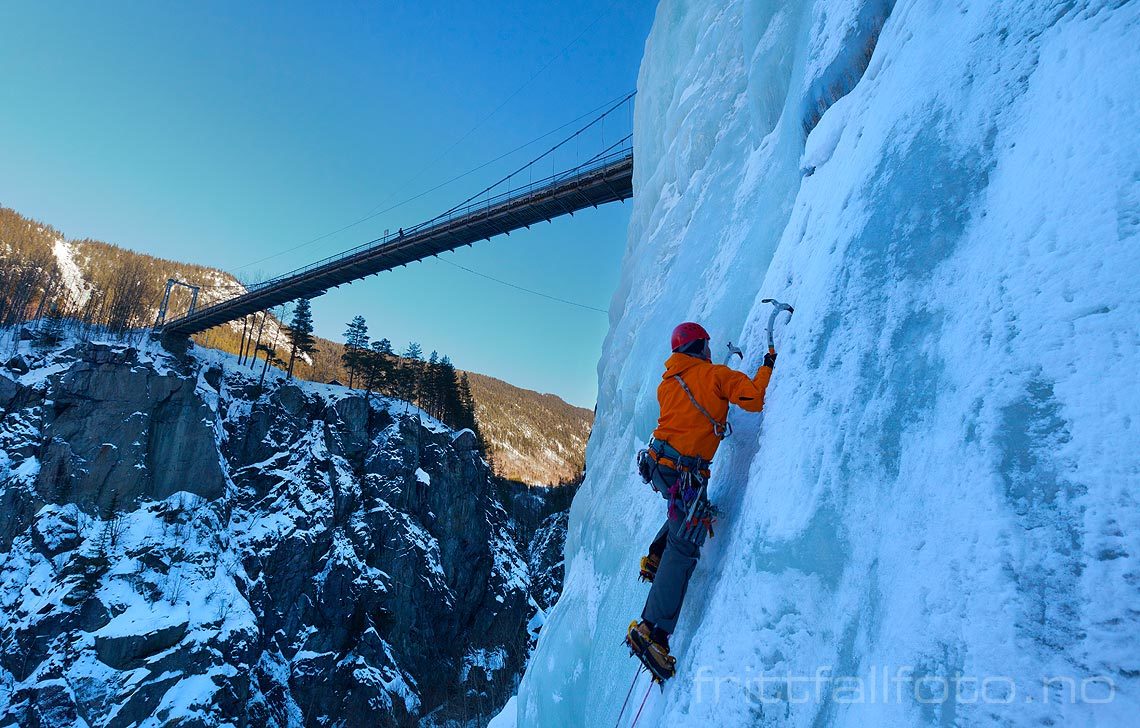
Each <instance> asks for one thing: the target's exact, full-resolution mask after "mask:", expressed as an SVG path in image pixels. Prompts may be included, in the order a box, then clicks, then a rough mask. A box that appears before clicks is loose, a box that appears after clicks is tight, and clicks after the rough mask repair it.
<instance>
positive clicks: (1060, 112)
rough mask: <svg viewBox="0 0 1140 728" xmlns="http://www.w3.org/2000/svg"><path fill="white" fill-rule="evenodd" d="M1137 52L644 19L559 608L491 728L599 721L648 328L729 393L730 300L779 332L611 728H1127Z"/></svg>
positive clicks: (755, 5) (745, 322) (1052, 20)
mask: <svg viewBox="0 0 1140 728" xmlns="http://www.w3.org/2000/svg"><path fill="white" fill-rule="evenodd" d="M1138 39H1140V3H1136V2H1117V3H1099V2H1077V3H1051V2H1037V3H990V2H983V1H982V0H959V1H958V2H953V3H935V2H899V3H897V4H896V3H894V2H891V1H890V0H865V1H862V0H817V1H816V2H799V3H770V2H759V1H758V0H731V1H729V2H713V1H712V0H703V1H700V0H695V1H693V2H679V1H677V0H663V2H661V3H660V6H659V8H658V11H657V18H656V22H655V25H654V28H653V31H652V33H651V36H650V38H649V41H648V43H647V45H646V53H645V58H644V60H643V64H642V68H641V74H640V77H639V82H638V89H639V93H638V97H637V109H636V112H635V138H634V146H635V154H636V159H637V166H636V172H635V175H636V176H635V198H634V207H633V212H632V221H631V225H630V230H629V242H628V247H627V251H626V255H625V260H624V262H623V271H622V279H621V284H620V287H619V290H618V291H617V293H616V294H615V297H614V301H613V304H612V307H611V328H610V332H609V334H608V337H607V339H606V343H605V346H604V350H603V353H602V359H601V364H600V365H599V377H600V394H599V405H598V416H597V422H596V424H595V427H594V431H593V435H592V437H591V440H590V446H589V451H588V462H589V469H588V471H587V478H586V482H585V484H584V486H583V488H582V490H581V492H580V493H579V495H578V497H577V499H576V500H575V503H574V507H573V510H572V513H571V521H570V528H569V537H568V542H567V546H566V565H567V578H566V584H565V590H564V593H563V596H562V598H561V600H560V601H559V602H558V604H557V605H556V606H555V608H554V609H553V610H552V611H551V612H550V614H549V615H548V616H547V620H546V625H545V627H544V629H543V631H542V636H541V638H540V640H539V644H538V648H537V650H536V653H535V655H534V659H533V661H532V663H531V665H530V667H529V669H528V672H527V674H526V676H525V677H524V679H523V682H522V684H521V685H520V688H519V693H518V697H517V702H516V704H514V705H509V706H508V707H507V711H506V712H507V713H508V714H507V715H504V716H502V717H501V720H502V722H503V724H505V725H513V724H514V723H515V721H516V719H517V722H518V724H519V725H525V726H536V725H541V726H571V725H572V726H579V725H599V726H607V727H608V726H612V725H614V721H615V720H616V718H617V711H618V708H619V706H620V704H621V701H622V698H623V696H624V695H625V693H626V690H627V689H628V687H629V681H630V678H631V677H632V675H633V672H634V665H635V663H634V662H633V661H632V660H631V659H630V658H629V657H628V654H627V652H626V651H625V650H624V649H623V648H622V647H621V646H620V644H619V641H620V638H621V635H622V632H623V630H624V629H625V627H626V625H627V624H628V622H629V620H630V619H632V618H635V617H637V616H638V615H639V614H640V610H641V607H642V604H643V601H644V598H645V593H646V587H645V586H644V585H642V584H639V583H638V581H637V560H638V557H639V556H640V555H641V554H642V553H643V549H644V548H645V547H646V545H647V544H648V542H649V540H650V539H651V538H652V536H653V534H654V532H655V531H656V529H657V527H658V526H659V525H660V520H661V517H662V504H661V501H660V499H659V498H658V497H657V496H656V495H654V494H652V493H651V492H650V491H649V490H648V489H647V488H646V487H645V486H644V485H642V484H641V482H640V480H639V479H638V477H637V475H636V473H635V469H634V466H633V455H634V453H635V452H636V450H637V448H638V447H639V446H640V444H641V443H642V442H643V441H644V440H645V438H646V437H647V436H648V434H649V432H650V430H651V429H652V426H653V423H654V421H655V417H656V415H657V403H656V400H655V396H654V394H655V387H656V384H657V382H658V380H659V377H660V373H661V362H662V361H663V360H664V359H665V357H666V355H667V354H668V351H667V346H666V343H667V337H668V332H669V331H670V330H671V329H672V327H673V326H674V325H675V324H676V323H678V322H680V321H682V320H686V319H692V320H697V321H701V322H702V323H704V324H705V326H706V327H707V328H709V329H710V331H711V332H712V334H713V337H714V339H715V345H716V346H717V347H718V349H717V354H718V360H719V356H720V353H721V351H722V349H720V347H722V346H723V344H724V342H725V341H727V340H732V341H734V342H742V345H743V346H744V348H745V350H746V352H747V354H746V359H745V361H744V362H743V363H742V364H739V365H737V366H739V367H740V368H742V369H747V370H748V371H750V372H751V371H753V370H754V369H755V367H756V366H757V365H758V364H759V363H760V359H761V357H762V354H763V349H764V344H763V341H764V327H765V324H766V323H767V319H768V313H769V311H770V307H769V306H767V305H765V304H762V303H761V302H760V299H761V298H763V297H776V298H778V299H781V300H788V301H790V302H791V303H792V304H793V305H795V307H796V312H795V315H794V317H793V318H792V320H791V321H790V322H789V323H788V324H786V325H785V324H784V323H780V324H779V325H778V328H777V332H776V333H777V343H778V346H779V349H780V359H779V362H778V365H777V368H776V373H775V376H774V378H773V381H772V386H771V389H770V390H769V399H768V406H767V411H766V412H765V413H764V415H763V416H753V415H749V414H747V413H741V412H735V413H734V414H733V415H732V420H733V423H734V425H735V428H736V429H735V434H734V436H733V437H732V438H731V439H730V440H729V441H727V442H726V443H725V445H724V446H723V447H722V448H721V451H720V453H719V454H718V456H717V460H716V463H715V464H714V468H713V481H712V485H711V494H712V497H713V499H714V500H715V501H716V502H717V503H718V504H719V505H720V506H721V508H722V509H723V510H724V513H725V515H724V517H723V522H722V523H721V528H720V529H719V531H718V533H717V536H716V538H714V539H712V540H711V541H710V542H709V544H708V545H707V546H706V548H705V551H704V554H703V556H702V560H701V562H700V564H699V565H698V567H697V570H696V573H695V576H694V578H693V582H692V585H691V588H690V591H689V596H688V600H687V603H686V605H685V611H684V613H683V615H682V618H681V621H680V625H679V629H678V632H677V633H676V634H675V635H674V638H673V641H672V645H673V649H674V652H675V654H676V655H677V656H678V669H679V671H680V674H679V676H678V677H677V678H676V679H675V680H674V681H672V682H671V683H670V684H669V686H668V687H667V688H666V690H665V691H664V692H663V693H657V692H656V691H655V692H654V693H653V694H651V695H650V697H649V699H648V702H647V704H646V708H645V714H644V715H642V717H641V720H640V724H644V725H668V726H682V725H699V726H703V727H707V726H740V725H781V726H783V725H788V726H870V725H874V726H896V725H898V726H913V725H1043V724H1051V725H1105V726H1120V725H1129V724H1132V723H1134V721H1135V716H1136V715H1140V679H1138V677H1137V676H1138V675H1140V578H1138V574H1140V508H1138V507H1137V502H1136V501H1137V496H1136V494H1137V493H1138V492H1140V455H1138V450H1137V448H1136V443H1137V442H1140V433H1138V432H1137V429H1138V428H1140V383H1138V382H1140V379H1138V378H1137V375H1136V366H1137V362H1138V361H1140V356H1138V354H1140V325H1138V324H1140V286H1137V284H1136V281H1137V279H1138V277H1140V235H1138V233H1140V147H1138V146H1137V145H1136V143H1135V142H1136V129H1137V128H1140V102H1138V99H1140V42H1138ZM643 680H644V678H643ZM629 718H630V716H628V715H627V717H626V719H625V720H626V721H628V720H629ZM496 725H498V723H496Z"/></svg>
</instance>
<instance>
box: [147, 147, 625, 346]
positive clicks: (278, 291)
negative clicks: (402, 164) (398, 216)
mask: <svg viewBox="0 0 1140 728" xmlns="http://www.w3.org/2000/svg"><path fill="white" fill-rule="evenodd" d="M632 196H633V153H632V152H631V151H629V150H626V151H623V152H621V153H620V154H617V155H612V156H610V157H607V158H603V159H600V160H598V161H597V162H596V163H595V164H593V165H591V166H588V167H585V168H580V169H578V170H575V171H574V172H572V173H568V174H562V175H557V176H555V177H552V178H550V179H549V180H544V181H543V182H540V183H537V184H534V185H531V186H528V187H527V188H525V189H524V190H522V191H519V192H513V193H509V194H507V195H504V196H502V197H500V198H496V199H492V200H489V201H486V202H478V203H473V204H471V205H469V206H467V207H464V208H462V209H461V210H459V211H456V212H454V213H451V214H448V215H447V216H445V217H441V218H436V219H435V220H431V221H429V222H427V223H424V224H422V225H419V226H417V227H415V228H409V229H408V230H406V231H405V232H404V234H403V235H402V236H399V235H395V236H389V237H388V238H386V239H384V240H381V241H378V242H376V243H370V244H367V245H364V246H361V247H359V248H355V249H353V250H349V251H347V252H345V253H342V254H341V255H338V256H336V257H333V258H329V259H326V260H323V261H320V262H318V263H314V264H313V265H310V266H307V267H305V268H301V269H299V270H296V271H293V272H291V273H288V274H286V275H283V276H280V277H278V278H275V279H273V280H270V281H266V282H264V283H260V284H257V285H256V286H252V287H251V288H250V290H249V291H248V292H246V293H243V294H241V295H240V296H236V297H234V298H231V299H228V300H225V301H222V302H220V303H216V304H214V305H212V306H209V307H206V308H202V309H200V310H198V311H195V312H193V313H191V314H189V315H187V316H183V317H182V318H179V319H175V320H172V321H170V322H168V323H166V324H165V325H163V326H162V327H161V329H160V330H161V333H162V334H163V335H175V336H189V335H190V334H196V333H199V332H202V331H205V330H206V329H209V328H211V327H214V326H217V325H219V324H224V323H226V322H228V321H233V320H235V319H239V318H241V317H242V316H246V315H248V314H251V313H253V312H255V311H264V310H268V309H270V308H272V307H274V306H278V305H280V304H282V303H286V302H288V301H295V300H297V299H300V298H314V297H316V296H319V295H321V294H322V293H324V292H326V291H327V290H328V289H330V288H335V287H336V286H339V285H342V284H344V283H349V282H351V281H355V280H359V279H361V278H364V277H366V276H370V275H373V274H375V273H380V272H382V271H386V270H391V269H392V268H395V267H397V266H401V265H406V264H408V263H411V262H413V261H417V260H423V259H424V258H427V257H430V256H433V255H437V254H439V253H443V252H446V251H449V250H455V249H456V248H459V247H462V246H464V245H470V244H471V243H474V242H476V241H479V240H489V239H490V238H491V237H493V236H495V235H500V234H504V233H506V234H509V233H510V232H511V231H512V230H518V229H519V228H522V227H530V226H531V225H533V224H535V223H538V222H543V221H550V220H552V219H554V218H555V217H559V216H560V215H566V214H573V213H575V212H577V211H579V210H583V209H585V208H587V207H597V206H598V205H602V204H605V203H608V202H616V201H619V200H625V199H627V198H629V197H632Z"/></svg>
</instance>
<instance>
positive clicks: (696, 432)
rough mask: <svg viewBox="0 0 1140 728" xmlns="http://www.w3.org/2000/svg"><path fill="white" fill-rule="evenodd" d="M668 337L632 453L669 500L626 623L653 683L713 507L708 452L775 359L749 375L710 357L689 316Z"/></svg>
mask: <svg viewBox="0 0 1140 728" xmlns="http://www.w3.org/2000/svg"><path fill="white" fill-rule="evenodd" d="M671 344H672V349H673V354H672V355H671V356H670V357H669V358H668V359H667V360H666V361H665V373H664V375H662V377H661V384H659V385H658V386H657V401H658V404H659V405H660V407H661V416H660V417H659V419H658V420H657V429H656V430H654V431H653V437H652V439H650V441H649V447H648V448H647V449H646V450H643V451H642V452H641V453H640V454H639V456H638V469H639V471H640V472H641V476H642V478H643V479H645V481H646V482H647V483H651V484H652V485H653V489H654V490H656V491H657V492H658V493H660V494H661V495H662V496H663V497H664V498H665V499H666V500H667V501H668V503H669V507H668V515H667V517H666V519H665V523H664V525H662V526H661V530H660V531H658V533H657V537H656V538H654V539H653V543H652V544H650V546H649V553H648V555H646V556H644V557H643V558H642V559H641V578H642V579H643V580H645V581H649V582H652V586H651V587H650V589H649V597H648V598H647V599H646V600H645V609H644V610H643V611H642V612H641V621H640V622H639V621H637V620H634V621H633V622H631V623H630V625H629V632H628V633H627V634H626V643H627V644H628V645H629V648H630V650H631V651H633V653H634V654H635V655H637V657H638V659H640V660H641V661H642V663H644V664H645V666H646V668H648V669H649V671H650V672H651V673H652V674H653V676H654V679H655V680H657V681H658V682H662V681H664V680H666V679H668V678H670V677H672V676H673V674H674V672H675V667H674V664H675V662H676V660H675V659H674V658H673V657H672V656H671V655H670V654H669V635H670V634H672V633H673V630H674V629H676V627H677V618H678V616H679V615H680V613H681V605H682V603H683V602H684V600H685V590H686V589H687V588H688V586H689V577H691V576H692V574H693V568H694V567H695V566H696V565H697V558H698V556H699V555H700V550H701V545H702V544H703V543H704V540H705V538H706V537H707V536H708V535H709V534H711V532H712V520H713V517H714V515H715V511H714V509H713V507H712V506H711V505H710V504H709V501H708V498H707V496H706V486H707V483H708V478H709V466H710V465H711V464H712V459H713V455H715V454H716V450H717V447H718V446H719V445H720V441H721V440H723V439H724V438H725V437H727V436H728V435H729V434H730V433H731V426H730V425H729V424H728V420H727V417H728V406H729V404H735V405H738V406H740V407H741V408H742V409H745V410H748V411H749V412H759V411H760V410H761V409H762V408H763V407H764V391H765V390H766V389H767V387H768V381H769V380H770V379H771V377H772V368H773V367H774V366H775V364H776V350H775V349H774V348H772V347H771V346H769V349H768V353H767V354H766V355H765V356H764V364H763V365H762V366H761V367H760V369H759V370H758V371H757V372H756V376H754V377H752V378H749V377H748V375H746V374H743V373H741V372H738V371H735V370H733V369H730V368H728V367H727V366H723V365H721V364H713V363H712V361H711V359H712V356H711V352H710V349H709V334H708V332H707V331H705V329H704V327H702V326H701V325H700V324H695V323H691V322H690V323H683V324H681V325H679V326H678V327H677V328H675V329H673V337H672V340H671ZM729 346H730V347H731V344H730V345H729Z"/></svg>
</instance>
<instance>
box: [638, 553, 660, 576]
mask: <svg viewBox="0 0 1140 728" xmlns="http://www.w3.org/2000/svg"><path fill="white" fill-rule="evenodd" d="M660 565H661V554H655V553H653V552H652V551H651V552H649V555H648V556H642V557H641V575H640V577H641V580H642V581H647V582H649V583H650V584H652V583H653V577H655V576H657V567H658V566H660Z"/></svg>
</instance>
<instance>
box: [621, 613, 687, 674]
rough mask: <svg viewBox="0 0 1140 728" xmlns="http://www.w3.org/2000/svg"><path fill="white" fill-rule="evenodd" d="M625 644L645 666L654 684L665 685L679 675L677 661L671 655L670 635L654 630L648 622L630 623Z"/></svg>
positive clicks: (635, 621)
mask: <svg viewBox="0 0 1140 728" xmlns="http://www.w3.org/2000/svg"><path fill="white" fill-rule="evenodd" d="M625 643H626V645H627V646H628V647H629V651H630V653H631V654H633V655H635V656H636V657H637V659H639V660H641V664H643V665H645V669H646V670H648V671H649V674H650V675H651V676H652V678H653V681H654V682H657V683H664V682H665V681H666V680H668V679H669V678H671V677H673V675H675V674H677V667H676V665H677V661H676V660H675V659H674V658H673V656H672V655H670V654H669V637H668V635H666V634H664V633H662V632H661V631H660V630H655V629H653V628H652V627H650V626H649V623H648V622H646V621H644V620H642V621H641V622H638V621H637V620H634V621H632V622H630V623H629V631H628V632H627V633H626V635H625Z"/></svg>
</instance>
